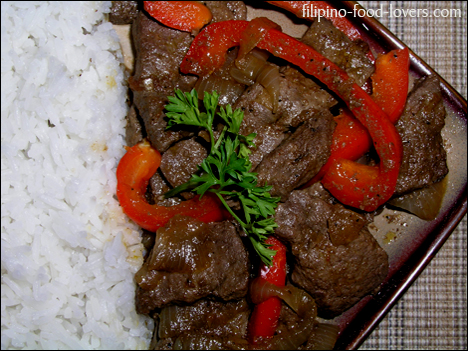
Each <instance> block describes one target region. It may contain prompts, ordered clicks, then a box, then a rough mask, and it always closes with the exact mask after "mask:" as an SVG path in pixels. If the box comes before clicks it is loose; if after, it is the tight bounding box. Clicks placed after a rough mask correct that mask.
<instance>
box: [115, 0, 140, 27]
mask: <svg viewBox="0 0 468 351" xmlns="http://www.w3.org/2000/svg"><path fill="white" fill-rule="evenodd" d="M137 14H138V1H112V7H111V10H110V13H109V22H111V23H112V24H131V23H132V22H133V20H134V19H135V18H136V17H137Z"/></svg>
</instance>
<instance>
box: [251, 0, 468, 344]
mask: <svg viewBox="0 0 468 351" xmlns="http://www.w3.org/2000/svg"><path fill="white" fill-rule="evenodd" d="M252 4H253V5H252V6H253V7H254V8H252V7H249V12H248V17H249V19H251V18H253V17H259V16H266V17H269V18H270V19H272V20H273V21H275V22H276V23H279V24H280V25H281V27H282V29H283V31H284V32H286V33H287V34H290V35H292V36H294V37H300V36H302V34H303V33H304V31H305V30H306V29H307V26H308V25H310V23H309V22H306V21H302V20H299V19H297V17H295V16H294V15H292V14H290V13H288V12H286V11H282V10H281V9H279V8H277V7H274V6H270V5H268V4H264V3H262V4H261V3H256V2H255V3H252ZM333 5H334V6H336V7H338V8H343V9H345V10H346V11H347V12H348V14H350V16H349V19H350V20H351V21H352V22H353V23H354V24H355V25H356V27H357V28H358V29H359V31H360V33H361V35H362V36H363V38H364V39H365V40H366V41H367V42H368V43H369V45H370V47H371V49H372V51H373V52H374V53H375V54H380V53H385V52H388V51H391V50H393V49H401V48H404V47H406V45H405V44H404V43H403V42H402V41H400V40H399V39H398V38H397V37H396V36H395V35H394V34H392V33H391V32H390V31H389V30H388V29H387V28H386V27H385V26H383V25H382V24H381V23H380V22H378V21H377V20H376V19H374V18H372V17H354V16H352V13H353V9H354V7H355V6H356V8H357V9H362V7H361V6H360V5H359V4H358V3H357V2H355V1H342V2H335V1H334V2H333ZM271 10H272V11H271ZM278 12H280V13H278ZM409 50H410V60H411V64H410V73H411V79H410V80H411V81H412V80H414V79H417V78H419V77H421V76H425V75H430V74H434V75H437V76H438V77H439V79H440V81H441V88H442V90H443V96H444V103H445V107H446V110H447V119H446V126H445V128H444V131H443V137H444V142H445V146H446V149H447V157H448V161H447V162H448V166H449V175H448V176H447V177H448V179H447V180H448V184H447V192H446V194H445V197H444V202H443V205H442V209H441V212H440V213H439V215H438V216H437V218H436V219H435V220H433V221H424V220H420V219H419V218H417V217H415V216H413V215H410V214H408V213H404V212H401V211H395V210H390V209H385V210H384V211H383V212H382V213H381V214H380V215H379V216H377V217H376V219H375V225H372V228H370V229H371V232H372V234H373V235H374V237H375V238H376V240H377V241H378V242H379V244H380V245H381V246H382V247H383V248H384V249H385V251H386V252H387V253H388V255H389V274H388V276H387V278H386V280H385V281H384V283H383V284H382V287H381V289H380V291H379V293H378V294H377V295H375V296H372V297H371V296H368V297H365V298H364V299H363V300H361V301H360V302H359V303H358V304H357V305H355V306H354V307H353V308H351V309H350V310H348V311H347V312H345V313H344V314H343V315H341V316H339V317H337V318H336V319H335V322H337V323H338V324H339V326H340V329H341V333H340V336H339V338H338V340H337V343H336V346H335V349H337V350H338V349H339V350H342V349H350V350H353V349H357V348H358V347H359V346H360V345H361V344H362V343H363V342H364V340H365V339H366V338H367V337H368V336H369V335H370V333H371V332H372V330H373V329H374V328H375V327H376V326H377V325H378V324H379V322H380V321H381V320H382V319H383V318H384V317H385V315H386V314H387V313H388V312H389V311H390V309H391V308H392V307H393V305H394V304H395V303H396V302H397V301H398V299H399V298H400V297H401V296H402V295H403V294H404V293H405V291H406V290H407V289H408V288H409V286H410V285H411V284H412V283H413V282H414V281H415V279H416V278H417V277H418V276H419V274H420V273H421V272H422V271H423V270H424V268H425V267H426V265H427V264H428V263H429V262H430V261H431V259H432V258H433V257H434V256H435V255H436V253H437V251H438V250H439V249H440V248H441V246H442V245H443V243H444V242H445V241H446V240H447V238H448V237H449V236H450V234H451V233H452V231H453V230H454V229H455V228H456V226H457V224H458V223H459V222H460V221H461V219H462V218H463V216H464V215H465V214H466V211H467V197H466V183H467V161H466V150H467V103H466V100H464V98H463V97H462V96H461V95H460V94H459V93H458V92H457V91H455V90H454V89H453V88H452V87H451V86H450V85H449V84H448V83H447V82H446V81H445V80H444V79H443V78H442V77H440V76H439V75H438V74H437V73H436V72H435V71H434V70H433V69H432V68H431V67H429V66H428V65H427V64H426V63H425V62H424V61H423V60H422V59H421V58H419V57H418V56H417V55H416V54H415V53H414V52H413V51H412V50H411V49H409ZM389 234H391V235H389ZM390 237H396V239H394V240H390V239H389V238H390Z"/></svg>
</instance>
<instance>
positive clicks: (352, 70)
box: [301, 18, 374, 86]
mask: <svg viewBox="0 0 468 351" xmlns="http://www.w3.org/2000/svg"><path fill="white" fill-rule="evenodd" d="M301 40H302V42H303V43H305V44H307V45H309V46H311V47H313V48H314V49H315V50H317V51H318V52H319V53H320V54H322V55H323V56H325V57H326V58H327V59H329V60H330V61H332V62H333V63H335V64H336V65H337V66H338V67H340V68H342V69H344V70H345V71H346V72H347V73H348V75H349V76H350V77H352V78H354V80H355V81H356V83H357V84H358V85H361V86H362V85H363V84H364V83H365V82H366V81H367V79H368V78H369V77H370V76H371V75H372V73H374V65H373V64H372V62H371V61H370V60H369V58H368V57H367V52H368V51H369V45H367V43H366V42H364V41H362V40H360V39H357V40H354V41H351V40H350V39H349V38H348V37H347V36H346V35H345V34H344V33H343V32H341V31H340V30H339V29H337V28H336V27H335V26H334V25H333V24H332V23H331V22H330V21H329V20H327V19H325V18H320V21H319V20H315V21H314V22H313V23H312V25H311V26H310V28H309V29H308V30H307V32H306V33H305V34H304V36H303V37H302V39H301Z"/></svg>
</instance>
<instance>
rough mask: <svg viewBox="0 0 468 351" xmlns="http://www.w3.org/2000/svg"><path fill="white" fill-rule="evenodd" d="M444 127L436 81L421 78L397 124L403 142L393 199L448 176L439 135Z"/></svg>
mask: <svg viewBox="0 0 468 351" xmlns="http://www.w3.org/2000/svg"><path fill="white" fill-rule="evenodd" d="M444 125H445V107H444V104H443V101H442V92H441V90H440V84H439V80H438V79H437V77H435V76H427V77H423V78H421V79H419V80H418V81H417V82H416V84H415V86H414V88H413V89H412V91H411V93H410V94H409V96H408V101H407V102H406V106H405V110H404V111H403V114H402V115H401V117H400V119H399V120H398V122H397V124H396V127H397V130H398V133H399V134H400V136H401V139H402V142H403V162H402V165H401V168H400V174H399V177H398V182H397V187H396V190H395V194H396V195H401V194H404V193H407V192H410V191H412V190H415V189H418V188H424V187H426V186H429V185H431V184H433V183H436V182H438V181H440V180H441V179H443V178H444V176H445V175H446V174H447V173H448V168H447V154H446V152H445V149H444V143H443V140H442V135H441V131H442V128H443V127H444Z"/></svg>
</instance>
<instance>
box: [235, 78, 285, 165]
mask: <svg viewBox="0 0 468 351" xmlns="http://www.w3.org/2000/svg"><path fill="white" fill-rule="evenodd" d="M269 98H270V97H269V95H268V93H267V92H266V90H265V89H264V88H263V87H262V86H261V85H260V84H254V85H252V86H251V87H249V88H248V89H247V90H246V91H245V92H244V94H243V95H241V97H240V98H239V99H238V100H237V102H236V104H235V105H234V109H237V108H240V109H242V110H243V111H244V120H243V122H242V125H241V128H240V131H239V132H240V134H242V135H249V134H251V133H256V134H257V136H256V137H255V139H254V143H255V148H252V149H251V150H252V153H251V154H250V156H249V159H250V162H252V170H253V169H255V167H257V165H258V164H259V163H260V162H261V161H262V159H263V157H264V156H265V155H268V154H269V153H270V152H272V151H273V150H274V149H275V148H276V147H277V146H278V145H279V144H281V142H282V141H283V140H284V138H285V134H284V129H283V128H281V127H278V126H275V124H274V122H275V121H276V118H277V115H275V114H274V113H273V112H272V110H271V109H269V108H268V107H266V106H265V99H269Z"/></svg>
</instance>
